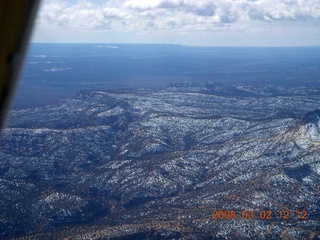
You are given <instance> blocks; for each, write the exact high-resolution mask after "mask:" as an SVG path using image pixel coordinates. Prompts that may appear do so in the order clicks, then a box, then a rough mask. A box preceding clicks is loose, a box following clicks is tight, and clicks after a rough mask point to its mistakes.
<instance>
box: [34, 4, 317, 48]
mask: <svg viewBox="0 0 320 240" xmlns="http://www.w3.org/2000/svg"><path fill="white" fill-rule="evenodd" d="M319 26H320V2H319V1H317V0H286V1H279V0H272V1H267V0H255V1H253V0H239V1H231V0H223V1H222V0H220V1H213V0H201V1H192V0H156V1H146V0H144V1H141V0H139V1H138V0H120V1H115V0H108V1H107V0H105V1H104V0H44V1H42V4H41V7H40V9H39V12H38V17H37V20H36V27H35V30H34V34H33V37H32V42H34V43H44V42H46V43H160V44H182V45H191V46H319V45H320V27H319Z"/></svg>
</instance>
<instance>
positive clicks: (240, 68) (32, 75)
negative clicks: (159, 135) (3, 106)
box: [13, 43, 320, 109]
mask: <svg viewBox="0 0 320 240" xmlns="http://www.w3.org/2000/svg"><path fill="white" fill-rule="evenodd" d="M181 81H210V82H218V83H223V84H230V85H232V84H236V85H241V84H244V85H279V86H283V87H288V88H289V87H297V86H298V87H301V86H308V87H310V86H319V83H320V47H191V46H182V45H164V44H40V43H37V44H31V45H30V47H29V52H28V55H27V57H26V60H25V65H24V70H23V72H22V74H21V80H20V83H19V86H18V89H17V93H16V97H15V101H14V104H13V108H14V109H21V108H28V107H36V106H42V105H46V104H51V103H58V102H60V101H63V100H64V99H66V98H71V97H73V96H75V94H76V93H77V92H79V91H80V90H113V89H123V88H149V89H154V90H159V89H163V88H165V87H166V86H167V85H168V84H170V83H173V82H181Z"/></svg>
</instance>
